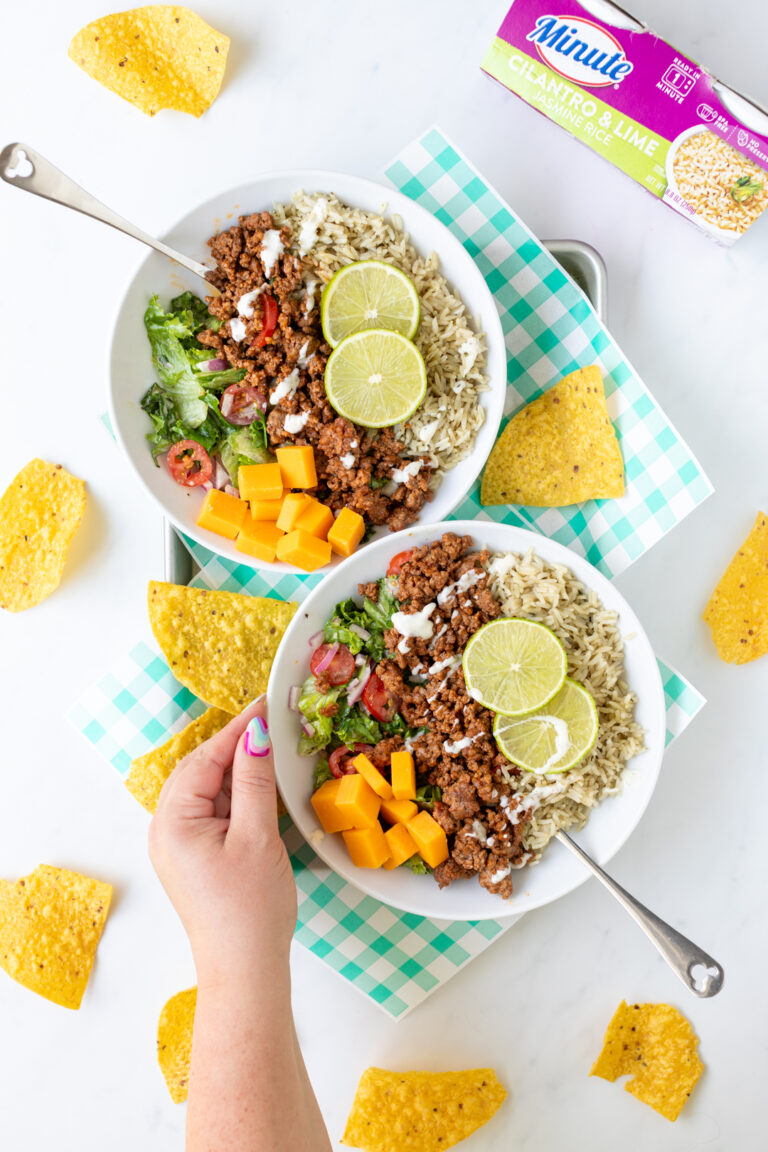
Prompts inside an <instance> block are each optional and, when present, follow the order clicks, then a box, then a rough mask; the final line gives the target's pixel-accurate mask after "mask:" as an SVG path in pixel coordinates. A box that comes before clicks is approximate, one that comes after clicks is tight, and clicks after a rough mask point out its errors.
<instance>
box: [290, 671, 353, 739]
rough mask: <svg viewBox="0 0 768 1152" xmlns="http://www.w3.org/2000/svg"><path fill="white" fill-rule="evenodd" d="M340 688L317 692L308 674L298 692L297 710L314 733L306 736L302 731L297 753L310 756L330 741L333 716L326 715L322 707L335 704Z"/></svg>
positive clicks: (315, 684) (311, 677)
mask: <svg viewBox="0 0 768 1152" xmlns="http://www.w3.org/2000/svg"><path fill="white" fill-rule="evenodd" d="M342 690H343V689H342V688H330V689H329V690H328V692H319V691H318V688H317V681H316V680H315V678H314V676H308V677H307V679H306V680H305V681H304V683H303V684H302V686H301V691H300V692H299V712H300V713H301V714H302V716H303V717H304V719H305V720H306V721H307V723H308V724H311V725H312V727H313V728H314V734H313V735H312V736H307V735H306V733H304V732H302V734H301V736H300V738H299V755H300V756H311V755H312V753H313V752H319V751H320V750H321V749H322V748H325V747H326V745H327V744H330V742H331V736H332V735H333V720H334V717H333V716H329V715H326V714H325V712H324V709H326V708H328V707H330V706H331V705H333V706H337V704H338V699H339V696H340V694H341V692H342Z"/></svg>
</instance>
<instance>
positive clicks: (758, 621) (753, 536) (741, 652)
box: [704, 512, 768, 664]
mask: <svg viewBox="0 0 768 1152" xmlns="http://www.w3.org/2000/svg"><path fill="white" fill-rule="evenodd" d="M704 619H705V620H706V622H707V624H709V627H710V629H711V631H712V639H713V640H714V642H715V647H716V648H717V654H718V656H719V657H720V659H721V660H724V661H725V662H726V664H748V663H749V662H750V660H757V659H758V657H759V656H765V654H766V652H768V516H766V514H765V512H758V514H757V519H756V520H755V523H754V525H753V527H752V531H751V532H750V534H749V536H747V538H746V540H745V541H744V543H743V544H742V546H741V548H739V550H738V552H737V553H736V555H735V556H734V558H733V560H731V562H730V564H729V565H728V567H727V568H726V570H725V575H724V576H723V577H722V579H721V580H720V583H719V584H718V586H717V588H715V590H714V592H713V593H712V598H711V599H710V601H709V604H707V607H706V608H705V609H704Z"/></svg>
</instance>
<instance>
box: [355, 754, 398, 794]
mask: <svg viewBox="0 0 768 1152" xmlns="http://www.w3.org/2000/svg"><path fill="white" fill-rule="evenodd" d="M352 763H353V764H354V766H355V768H357V770H358V772H359V773H360V775H361V776H362V777H363V779H364V780H367V782H368V783H369V784H370V786H371V788H373V790H374V792H375V793H376V795H377V796H380V797H381V799H382V800H391V799H392V785H391V784H390V782H389V780H387V779H385V777H384V776H382V774H381V772H379V770H378V768H377V767H376V765H375V764H371V762H370V760H369V759H368V757H367V756H366V755H365V753H364V752H361V753H360V754H359V756H355V758H354V760H353V761H352Z"/></svg>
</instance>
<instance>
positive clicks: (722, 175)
mask: <svg viewBox="0 0 768 1152" xmlns="http://www.w3.org/2000/svg"><path fill="white" fill-rule="evenodd" d="M672 172H673V174H674V177H675V183H676V184H677V187H678V190H679V192H680V195H681V196H682V197H683V198H684V199H685V201H686V203H687V204H688V205H689V207H690V208H691V210H692V211H693V213H694V214H695V215H696V216H700V217H701V219H702V220H706V221H707V223H708V224H714V225H715V227H717V228H726V229H728V230H729V231H732V232H738V233H742V232H746V230H747V228H749V226H750V224H752V222H753V221H754V220H756V219H757V217H758V216H759V215H760V213H761V212H762V211H763V210H764V209H765V208H766V207H768V174H766V173H765V172H764V171H763V169H762V168H760V167H759V166H758V165H757V164H753V162H752V161H751V160H749V159H747V157H746V156H743V155H742V153H741V152H737V150H736V149H735V148H732V147H731V145H730V144H726V142H725V140H723V139H721V137H720V136H716V135H715V133H714V132H710V131H709V129H704V130H703V131H701V132H694V133H693V135H691V136H689V137H688V139H687V140H684V141H683V142H682V144H680V145H679V147H678V148H677V151H676V152H675V157H674V160H673V161H672Z"/></svg>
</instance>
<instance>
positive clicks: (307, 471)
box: [275, 444, 317, 488]
mask: <svg viewBox="0 0 768 1152" xmlns="http://www.w3.org/2000/svg"><path fill="white" fill-rule="evenodd" d="M275 455H276V456H277V462H278V464H279V465H280V470H281V472H282V474H283V481H284V485H285V487H286V488H314V487H315V486H316V484H317V472H316V471H315V450H314V448H313V447H312V445H311V444H290V445H288V446H286V447H283V448H278V449H277V450H276V452H275Z"/></svg>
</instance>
